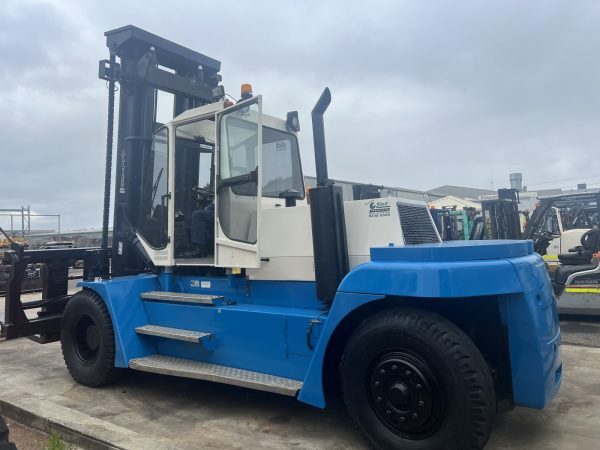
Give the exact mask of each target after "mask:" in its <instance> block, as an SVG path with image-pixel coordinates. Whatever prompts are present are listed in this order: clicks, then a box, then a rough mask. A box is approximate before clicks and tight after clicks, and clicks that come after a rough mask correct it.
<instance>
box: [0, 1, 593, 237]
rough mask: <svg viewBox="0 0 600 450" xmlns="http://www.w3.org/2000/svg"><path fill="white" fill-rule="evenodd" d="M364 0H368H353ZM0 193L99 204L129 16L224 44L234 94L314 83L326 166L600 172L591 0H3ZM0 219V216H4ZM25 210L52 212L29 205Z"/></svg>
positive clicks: (440, 172) (307, 145) (401, 175)
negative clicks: (112, 87) (114, 51)
mask: <svg viewBox="0 0 600 450" xmlns="http://www.w3.org/2000/svg"><path fill="white" fill-rule="evenodd" d="M359 3H362V4H364V6H359ZM1 5H2V6H0V8H1V9H0V55H1V58H2V59H1V61H0V118H1V121H0V135H1V136H2V143H1V144H0V151H1V155H2V160H1V164H0V186H1V190H0V208H10V207H20V206H21V205H25V206H26V205H31V208H32V209H33V210H34V211H35V212H37V213H42V214H61V215H62V227H63V229H74V228H84V227H85V228H89V227H98V226H100V224H101V216H102V190H103V179H104V152H105V136H106V105H107V100H106V97H107V90H106V86H105V83H104V82H103V81H101V80H99V79H98V78H97V66H98V60H99V59H104V58H107V57H108V52H107V49H106V47H105V40H104V36H103V33H104V31H106V30H110V29H114V28H118V27H120V26H123V25H127V24H133V25H136V26H139V27H141V28H144V29H146V30H148V31H150V32H152V33H155V34H158V35H160V36H163V37H165V38H167V39H170V40H172V41H175V42H177V43H180V44H182V45H185V46H187V47H189V48H191V49H194V50H196V51H199V52H201V53H204V54H206V55H208V56H210V57H212V58H215V59H218V60H220V61H221V62H222V72H221V73H222V76H223V84H224V86H225V88H226V91H227V92H229V93H230V94H232V95H233V96H234V97H236V98H237V97H238V96H239V85H240V84H241V83H243V82H250V83H252V85H253V87H254V93H255V94H262V95H263V110H264V111H265V112H266V113H268V114H272V115H277V116H282V117H283V116H285V113H286V112H287V111H289V110H298V111H299V113H300V121H301V127H302V131H301V133H300V146H301V152H302V157H303V166H304V170H305V174H307V175H313V174H314V156H313V155H312V130H311V126H310V110H311V109H312V106H313V104H314V102H315V101H316V100H317V98H318V96H319V95H320V93H321V90H322V89H323V87H324V86H329V87H330V89H331V91H332V97H333V100H332V104H331V107H330V108H329V110H328V111H327V114H326V118H325V127H326V136H327V145H328V157H329V175H330V177H332V178H338V179H344V180H353V181H360V182H366V183H369V182H371V183H376V184H385V185H391V186H401V187H407V188H413V189H423V190H427V189H431V188H434V187H437V186H440V185H444V184H455V185H462V186H472V187H481V188H490V187H491V185H492V182H493V186H494V188H498V187H506V186H507V185H508V174H509V173H510V172H523V181H524V184H526V185H528V186H529V187H530V190H534V189H536V188H538V189H542V188H544V189H545V188H551V187H569V186H574V185H575V184H576V183H577V182H578V181H580V182H588V184H589V185H590V186H600V160H599V158H598V157H597V156H596V155H597V149H598V147H599V144H600V126H599V125H600V117H599V116H600V45H599V44H600V26H599V24H600V2H596V1H577V0H569V1H550V0H542V1H534V0H528V1H522V0H521V1H508V0H503V1H497V2H493V1H469V0H460V1H439V2H437V1H417V0H415V1H389V2H375V1H372V0H371V1H369V2H349V1H339V2H324V1H316V2H299V1H295V2H285V1H282V0H280V1H274V2H260V1H254V2H240V1H237V2H227V1H219V2H214V1H211V2H208V1H200V0H198V1H177V0H170V1H168V2H153V1H148V0H146V1H124V0H121V1H113V0H102V1H84V0H79V1H72V2H69V1H58V0H55V1H33V0H3V1H2V2H1ZM0 224H4V225H6V224H7V223H6V221H0ZM35 226H39V227H52V226H53V224H52V222H42V221H41V220H38V221H37V222H35Z"/></svg>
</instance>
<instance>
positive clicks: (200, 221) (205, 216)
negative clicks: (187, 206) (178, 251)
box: [190, 202, 215, 257]
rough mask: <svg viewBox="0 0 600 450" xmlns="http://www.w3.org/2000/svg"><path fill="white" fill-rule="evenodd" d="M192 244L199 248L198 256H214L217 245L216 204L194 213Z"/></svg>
mask: <svg viewBox="0 0 600 450" xmlns="http://www.w3.org/2000/svg"><path fill="white" fill-rule="evenodd" d="M190 242H191V243H192V244H194V245H195V246H196V247H197V250H198V252H197V253H198V256H199V257H205V256H208V255H212V254H213V251H214V245H215V204H214V202H211V203H209V204H208V205H207V206H206V208H205V209H199V210H197V211H194V212H193V213H192V223H191V229H190Z"/></svg>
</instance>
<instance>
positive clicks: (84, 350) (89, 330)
mask: <svg viewBox="0 0 600 450" xmlns="http://www.w3.org/2000/svg"><path fill="white" fill-rule="evenodd" d="M73 345H74V347H75V351H76V352H77V355H78V356H79V358H80V359H81V360H83V361H85V362H86V363H90V362H92V361H94V360H95V359H96V357H97V356H98V352H99V349H100V332H99V330H98V326H97V325H96V323H95V322H94V321H93V320H92V318H91V317H89V316H86V315H84V316H82V317H80V318H79V319H78V320H77V321H76V322H75V329H74V334H73Z"/></svg>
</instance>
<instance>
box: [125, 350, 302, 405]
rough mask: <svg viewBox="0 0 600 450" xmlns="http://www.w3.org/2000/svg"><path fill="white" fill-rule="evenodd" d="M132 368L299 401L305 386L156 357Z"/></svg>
mask: <svg viewBox="0 0 600 450" xmlns="http://www.w3.org/2000/svg"><path fill="white" fill-rule="evenodd" d="M129 368H131V369H135V370H141V371H144V372H153V373H160V374H163V375H174V376H179V377H185V378H196V379H198V380H207V381H215V382H217V383H225V384H233V385H235V386H241V387H246V388H252V389H257V390H259V391H267V392H275V393H277V394H283V395H289V396H291V397H295V396H296V394H297V393H298V391H299V390H300V389H301V388H302V382H301V381H298V380H292V379H290V378H282V377H277V376H274V375H268V374H265V373H259V372H252V371H250V370H243V369H236V368H234V367H227V366H219V365H217V364H210V363H203V362H198V361H192V360H189V359H181V358H175V357H172V356H163V355H152V356H146V357H144V358H135V359H132V360H130V361H129Z"/></svg>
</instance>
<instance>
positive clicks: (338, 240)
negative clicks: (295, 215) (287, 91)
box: [310, 88, 348, 303]
mask: <svg viewBox="0 0 600 450" xmlns="http://www.w3.org/2000/svg"><path fill="white" fill-rule="evenodd" d="M330 103H331V92H330V91H329V89H328V88H325V90H324V91H323V93H322V94H321V97H319V100H318V101H317V104H316V105H315V107H314V108H313V110H312V123H313V140H314V144H315V166H316V169H317V186H316V187H314V188H313V189H311V190H310V219H311V225H312V236H313V253H314V258H315V284H316V290H317V298H318V299H319V301H321V302H323V303H331V302H332V301H333V299H334V297H335V294H336V292H337V289H338V286H339V285H340V282H341V281H342V279H343V278H344V276H346V274H347V273H348V246H347V241H346V221H345V218H344V199H343V196H342V188H341V187H340V186H335V185H334V184H333V182H331V180H329V175H328V174H327V152H326V151H325V128H324V125H323V114H324V113H325V111H326V110H327V107H328V106H329V104H330Z"/></svg>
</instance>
